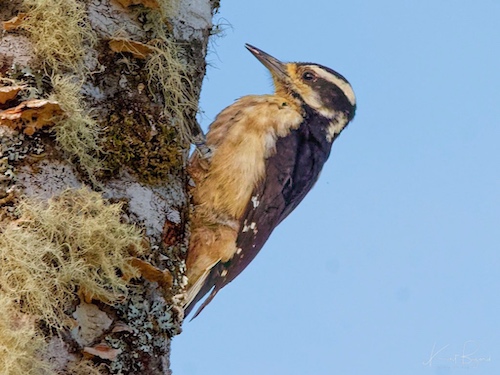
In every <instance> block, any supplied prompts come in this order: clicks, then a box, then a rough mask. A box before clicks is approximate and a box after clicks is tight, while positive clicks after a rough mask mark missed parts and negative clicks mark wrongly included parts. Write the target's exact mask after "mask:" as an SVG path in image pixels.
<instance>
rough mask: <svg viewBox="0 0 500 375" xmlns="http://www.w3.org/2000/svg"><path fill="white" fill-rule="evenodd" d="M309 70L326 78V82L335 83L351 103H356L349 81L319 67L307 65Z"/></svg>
mask: <svg viewBox="0 0 500 375" xmlns="http://www.w3.org/2000/svg"><path fill="white" fill-rule="evenodd" d="M309 68H310V69H311V70H314V72H315V73H316V74H317V75H318V76H319V77H321V78H323V79H325V80H327V81H328V82H331V83H333V84H334V85H336V86H337V87H338V88H339V89H341V90H342V92H343V93H344V95H345V96H346V97H347V99H348V100H349V102H350V103H351V105H353V106H354V105H356V95H354V91H353V89H352V87H351V85H350V84H349V83H347V82H346V81H344V80H343V79H341V78H339V77H337V76H336V75H333V74H331V73H328V72H327V71H325V70H323V69H320V68H319V67H317V66H314V65H311V66H309Z"/></svg>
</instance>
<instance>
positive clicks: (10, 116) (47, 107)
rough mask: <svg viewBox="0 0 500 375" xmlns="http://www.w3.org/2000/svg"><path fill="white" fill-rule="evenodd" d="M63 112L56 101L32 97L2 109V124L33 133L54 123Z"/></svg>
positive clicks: (0, 119)
mask: <svg viewBox="0 0 500 375" xmlns="http://www.w3.org/2000/svg"><path fill="white" fill-rule="evenodd" d="M62 114H63V110H62V109H61V107H60V106H59V103H57V102H55V101H51V100H45V99H31V100H27V101H24V102H22V103H21V104H19V105H18V106H16V107H12V108H8V109H6V110H5V111H0V125H5V126H8V127H10V128H13V129H24V134H27V135H33V134H34V133H35V131H36V130H38V129H41V128H42V127H44V126H50V125H54V122H55V120H56V118H57V117H58V116H61V115H62Z"/></svg>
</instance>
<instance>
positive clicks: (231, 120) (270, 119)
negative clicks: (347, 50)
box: [195, 95, 303, 219]
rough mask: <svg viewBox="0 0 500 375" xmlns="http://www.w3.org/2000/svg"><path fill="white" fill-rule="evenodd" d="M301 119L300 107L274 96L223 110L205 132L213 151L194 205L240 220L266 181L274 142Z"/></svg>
mask: <svg viewBox="0 0 500 375" xmlns="http://www.w3.org/2000/svg"><path fill="white" fill-rule="evenodd" d="M302 119H303V118H302V113H301V108H300V107H299V106H297V105H295V104H294V103H291V102H289V101H287V100H286V99H284V98H281V97H279V96H274V95H263V96H247V97H243V98H241V99H240V100H238V101H237V102H236V103H234V104H233V105H231V106H229V107H228V108H226V109H225V110H223V111H222V112H221V113H220V114H219V115H218V116H217V118H216V120H215V121H214V123H213V124H212V125H211V126H210V130H209V133H208V134H207V144H208V145H209V146H211V147H212V148H213V150H214V152H213V156H212V159H211V162H210V165H209V167H208V169H207V173H206V175H205V177H204V178H202V179H200V180H199V181H197V182H196V183H197V187H196V194H195V195H197V196H198V199H199V201H200V202H203V204H204V205H208V206H210V208H212V209H214V210H218V211H219V212H221V213H225V214H228V215H230V216H231V217H234V218H236V219H239V218H240V216H241V215H242V213H243V211H244V209H245V207H246V205H247V203H248V202H249V200H250V197H251V194H252V191H253V189H254V188H255V186H256V185H257V183H258V182H259V181H261V180H262V179H263V178H264V177H265V161H266V159H267V158H268V157H269V156H271V155H273V154H274V153H275V152H276V148H275V146H276V139H277V138H278V137H286V136H287V135H288V134H289V133H290V131H291V130H293V129H296V128H298V126H299V125H300V124H301V122H302ZM207 208H208V207H207Z"/></svg>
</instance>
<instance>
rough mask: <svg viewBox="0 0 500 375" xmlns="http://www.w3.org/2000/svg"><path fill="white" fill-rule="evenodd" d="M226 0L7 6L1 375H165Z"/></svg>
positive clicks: (0, 88)
mask: <svg viewBox="0 0 500 375" xmlns="http://www.w3.org/2000/svg"><path fill="white" fill-rule="evenodd" d="M217 8H218V1H214V0H212V1H210V0H171V1H167V0H11V1H2V3H1V4H0V20H2V21H4V23H3V29H4V31H3V33H2V34H1V36H0V139H1V142H0V147H1V148H0V152H1V155H0V172H1V174H0V236H1V237H0V314H2V315H3V319H2V323H0V374H24V373H26V372H29V373H39V374H56V373H57V374H99V373H102V374H107V373H116V374H118V373H119V374H136V373H139V372H140V373H143V374H169V373H170V369H169V354H170V339H171V338H172V337H173V336H174V335H176V334H179V333H180V331H181V324H182V320H183V309H182V298H183V294H182V292H183V288H184V286H185V283H186V280H185V276H184V274H185V263H184V261H185V255H186V254H185V253H186V249H187V242H188V237H189V235H188V234H189V228H188V216H189V194H188V192H187V187H188V185H189V176H188V175H187V173H186V163H187V157H188V153H189V145H190V141H191V140H192V138H193V137H196V136H198V135H199V134H198V131H199V128H198V127H197V123H196V112H197V103H198V99H199V93H200V89H201V84H202V80H203V77H204V74H205V55H206V50H207V43H208V38H209V36H210V33H211V30H212V24H211V19H212V15H213V13H214V12H215V11H216V10H217Z"/></svg>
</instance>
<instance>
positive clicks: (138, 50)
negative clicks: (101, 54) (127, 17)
mask: <svg viewBox="0 0 500 375" xmlns="http://www.w3.org/2000/svg"><path fill="white" fill-rule="evenodd" d="M108 44H109V48H111V50H112V51H113V52H129V53H131V54H132V55H133V56H134V57H136V58H138V59H145V58H146V57H148V55H149V54H150V53H151V52H152V51H153V49H152V48H151V47H150V46H148V45H147V44H143V43H139V42H134V41H133V40H130V39H124V38H113V39H111V40H110V41H109V43H108Z"/></svg>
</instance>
